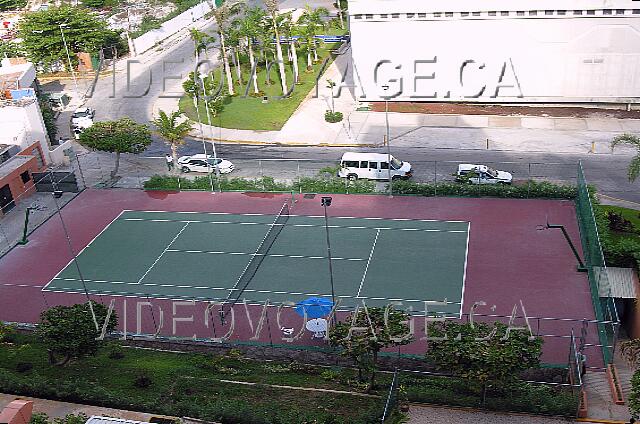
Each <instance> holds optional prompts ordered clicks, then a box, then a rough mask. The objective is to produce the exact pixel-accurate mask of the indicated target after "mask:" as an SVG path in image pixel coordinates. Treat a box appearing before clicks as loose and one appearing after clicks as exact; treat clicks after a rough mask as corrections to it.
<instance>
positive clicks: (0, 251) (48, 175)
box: [0, 167, 84, 256]
mask: <svg viewBox="0 0 640 424" xmlns="http://www.w3.org/2000/svg"><path fill="white" fill-rule="evenodd" d="M27 175H28V177H27ZM24 178H28V180H27V181H26V182H25V186H26V188H25V190H23V191H22V192H19V193H16V192H14V191H13V190H12V191H11V200H10V201H9V202H8V203H7V204H6V205H4V206H3V207H2V214H0V217H1V219H0V256H1V255H4V254H5V253H6V252H8V251H9V250H11V249H12V248H13V247H14V246H16V245H17V244H26V243H28V241H29V235H30V234H31V233H32V232H33V231H34V230H35V229H36V228H38V227H39V226H40V225H41V224H42V223H44V222H45V221H46V220H48V219H49V218H50V217H51V216H53V215H54V214H56V213H58V212H59V211H60V210H61V208H63V207H64V206H65V205H66V204H67V203H68V202H69V201H71V200H72V199H73V198H74V197H75V196H76V195H77V194H78V193H79V192H80V191H82V190H83V189H84V185H83V181H82V180H80V179H78V178H77V176H76V172H75V170H74V169H69V168H68V167H52V168H50V169H49V170H47V171H45V172H34V173H28V174H25V177H24Z"/></svg>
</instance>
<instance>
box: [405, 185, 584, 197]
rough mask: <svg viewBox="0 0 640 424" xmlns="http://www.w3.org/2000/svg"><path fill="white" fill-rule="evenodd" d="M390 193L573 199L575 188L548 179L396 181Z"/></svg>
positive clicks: (575, 192)
mask: <svg viewBox="0 0 640 424" xmlns="http://www.w3.org/2000/svg"><path fill="white" fill-rule="evenodd" d="M393 192H394V193H397V194H413V195H419V196H463V197H503V198H511V199H527V198H545V199H574V198H575V197H576V194H577V189H576V187H574V186H566V185H558V184H553V183H549V182H544V181H543V182H538V181H529V182H528V183H525V184H522V185H520V184H518V185H503V184H481V185H477V184H461V183H450V182H442V183H437V184H434V183H416V182H413V181H407V180H399V181H394V182H393Z"/></svg>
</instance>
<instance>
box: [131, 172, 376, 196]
mask: <svg viewBox="0 0 640 424" xmlns="http://www.w3.org/2000/svg"><path fill="white" fill-rule="evenodd" d="M212 184H213V187H214V190H218V189H222V190H223V191H276V192H291V191H294V192H303V193H354V194H367V193H374V192H375V183H373V182H371V181H365V180H360V181H345V180H341V179H338V178H311V177H304V178H301V179H300V180H299V181H295V182H293V183H286V182H276V181H275V180H274V179H273V178H272V177H262V178H224V177H223V178H220V179H219V180H218V179H216V178H215V177H214V178H209V177H196V178H194V179H187V178H179V177H167V176H163V175H154V176H153V177H151V178H150V179H149V180H148V181H146V182H145V183H144V188H145V189H146V190H201V191H210V190H211V185H212Z"/></svg>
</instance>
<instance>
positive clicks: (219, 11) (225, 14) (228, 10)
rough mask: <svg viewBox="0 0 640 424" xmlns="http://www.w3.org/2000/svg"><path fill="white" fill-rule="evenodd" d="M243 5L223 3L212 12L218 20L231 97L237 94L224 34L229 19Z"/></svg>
mask: <svg viewBox="0 0 640 424" xmlns="http://www.w3.org/2000/svg"><path fill="white" fill-rule="evenodd" d="M216 3H217V1H216ZM243 4H244V3H243V2H242V1H235V2H232V3H222V4H221V5H220V6H218V7H213V12H212V13H213V17H214V19H215V20H216V24H218V37H219V38H220V55H221V56H222V63H223V66H224V72H225V77H226V78H227V88H228V90H229V95H230V96H233V95H234V94H235V91H234V90H233V77H232V76H231V68H230V67H229V57H228V56H227V47H226V45H225V38H224V33H225V28H226V26H227V23H228V21H229V19H230V18H231V17H233V16H234V15H235V14H237V13H238V11H239V10H240V8H241V6H242V5H243Z"/></svg>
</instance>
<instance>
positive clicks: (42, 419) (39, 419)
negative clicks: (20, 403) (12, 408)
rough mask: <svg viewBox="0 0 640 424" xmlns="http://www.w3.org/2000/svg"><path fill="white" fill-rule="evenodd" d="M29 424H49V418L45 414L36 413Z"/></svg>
mask: <svg viewBox="0 0 640 424" xmlns="http://www.w3.org/2000/svg"><path fill="white" fill-rule="evenodd" d="M29 424H49V416H48V415H47V414H45V413H44V412H36V413H34V414H33V415H31V419H30V420H29Z"/></svg>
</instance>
